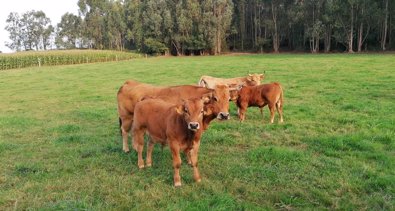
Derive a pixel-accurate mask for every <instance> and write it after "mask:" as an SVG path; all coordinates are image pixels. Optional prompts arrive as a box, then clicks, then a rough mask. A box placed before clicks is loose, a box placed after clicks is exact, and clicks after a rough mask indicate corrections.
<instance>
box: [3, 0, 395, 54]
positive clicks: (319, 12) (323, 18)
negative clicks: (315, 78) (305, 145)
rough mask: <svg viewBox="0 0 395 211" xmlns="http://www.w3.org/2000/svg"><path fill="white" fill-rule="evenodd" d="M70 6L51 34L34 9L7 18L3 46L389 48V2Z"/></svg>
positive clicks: (115, 0)
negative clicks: (76, 9)
mask: <svg viewBox="0 0 395 211" xmlns="http://www.w3.org/2000/svg"><path fill="white" fill-rule="evenodd" d="M78 7H79V14H78V15H74V14H70V13H66V14H64V15H63V16H62V19H61V22H60V23H58V24H57V26H56V30H55V29H54V27H52V26H51V25H50V20H49V19H48V18H47V17H46V16H45V14H44V13H43V12H42V11H29V12H26V13H24V14H22V15H19V14H17V13H10V14H9V16H8V19H7V27H6V30H8V31H9V32H10V39H11V40H12V42H11V43H7V46H8V47H10V48H11V49H14V50H32V49H35V50H39V49H46V48H47V47H48V46H50V45H51V42H53V40H55V44H56V46H57V47H58V48H62V49H72V48H94V49H116V50H124V49H133V50H137V51H140V52H146V53H152V54H155V53H160V54H164V53H171V54H173V55H185V54H186V55H195V54H198V55H201V54H220V53H222V52H223V51H229V50H230V51H250V52H262V51H266V52H281V51H307V52H312V53H317V52H329V51H337V52H344V51H347V52H354V51H358V52H360V51H367V50H388V49H394V48H395V43H394V35H395V33H394V31H395V30H394V29H395V15H394V14H395V0H199V1H197V0H79V1H78ZM54 31H55V33H54V34H53V32H54ZM51 36H54V37H55V39H51Z"/></svg>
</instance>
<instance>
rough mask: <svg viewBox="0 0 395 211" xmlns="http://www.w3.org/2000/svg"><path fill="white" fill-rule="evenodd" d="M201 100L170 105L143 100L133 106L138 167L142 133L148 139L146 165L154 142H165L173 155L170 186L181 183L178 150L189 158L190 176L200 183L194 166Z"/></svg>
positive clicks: (140, 159) (150, 156)
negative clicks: (191, 169)
mask: <svg viewBox="0 0 395 211" xmlns="http://www.w3.org/2000/svg"><path fill="white" fill-rule="evenodd" d="M203 104H204V102H203V99H200V98H194V99H189V100H186V101H184V102H183V103H181V104H177V105H174V104H172V103H168V102H166V101H164V100H162V99H146V100H143V101H140V102H138V103H137V104H136V106H135V114H134V117H133V128H132V131H133V148H134V149H135V150H136V151H137V153H138V167H139V168H144V160H143V156H142V153H143V148H144V134H145V133H146V132H147V133H148V134H149V135H150V137H151V139H150V141H149V143H148V150H147V160H146V165H147V167H150V166H151V165H152V151H153V148H154V144H155V143H161V144H168V145H169V147H170V150H171V154H172V157H173V168H174V186H176V187H177V186H181V177H180V167H181V157H180V150H182V151H184V152H185V153H186V154H187V155H188V156H189V158H190V161H191V165H192V167H193V178H194V179H195V181H196V182H200V181H201V178H200V174H199V170H198V166H197V161H198V152H199V145H200V138H201V136H202V134H203V127H202V126H203V113H204V108H203Z"/></svg>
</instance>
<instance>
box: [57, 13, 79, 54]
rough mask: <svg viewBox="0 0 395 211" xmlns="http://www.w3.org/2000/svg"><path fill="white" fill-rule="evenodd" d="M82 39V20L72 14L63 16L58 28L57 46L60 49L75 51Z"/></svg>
mask: <svg viewBox="0 0 395 211" xmlns="http://www.w3.org/2000/svg"><path fill="white" fill-rule="evenodd" d="M80 39H82V19H81V17H80V16H77V15H74V14H72V13H65V14H64V15H62V18H61V20H60V23H58V25H57V28H56V39H55V44H56V46H57V47H58V48H66V49H73V48H76V47H77V41H78V40H80Z"/></svg>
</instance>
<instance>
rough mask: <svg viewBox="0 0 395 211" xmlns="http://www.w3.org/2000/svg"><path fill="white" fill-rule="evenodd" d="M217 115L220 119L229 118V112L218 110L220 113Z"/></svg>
mask: <svg viewBox="0 0 395 211" xmlns="http://www.w3.org/2000/svg"><path fill="white" fill-rule="evenodd" d="M218 117H219V119H222V120H224V119H230V114H229V113H225V112H220V113H219V114H218Z"/></svg>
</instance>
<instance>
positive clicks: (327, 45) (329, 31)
mask: <svg viewBox="0 0 395 211" xmlns="http://www.w3.org/2000/svg"><path fill="white" fill-rule="evenodd" d="M331 38H332V27H330V26H328V27H327V28H326V32H325V40H324V45H325V53H328V52H329V51H330V50H331Z"/></svg>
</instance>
